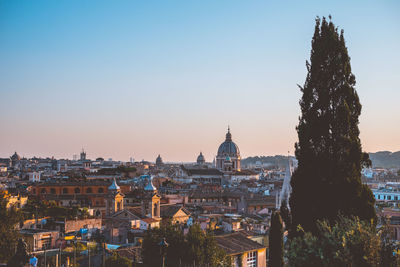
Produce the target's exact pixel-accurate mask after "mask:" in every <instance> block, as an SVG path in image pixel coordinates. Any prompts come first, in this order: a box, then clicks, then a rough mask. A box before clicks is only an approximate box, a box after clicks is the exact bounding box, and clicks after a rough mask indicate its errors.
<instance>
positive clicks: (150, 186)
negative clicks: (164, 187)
mask: <svg viewBox="0 0 400 267" xmlns="http://www.w3.org/2000/svg"><path fill="white" fill-rule="evenodd" d="M144 190H145V191H157V188H156V187H155V186H154V185H153V177H152V176H150V178H149V183H148V184H147V185H146V186H145V187H144Z"/></svg>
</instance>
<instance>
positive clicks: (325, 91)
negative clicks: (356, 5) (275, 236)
mask: <svg viewBox="0 0 400 267" xmlns="http://www.w3.org/2000/svg"><path fill="white" fill-rule="evenodd" d="M306 66H307V71H308V73H307V77H306V81H305V83H304V86H302V87H300V89H301V92H302V93H303V96H302V98H301V100H300V107H301V117H300V118H299V124H298V126H297V133H298V138H299V140H298V142H297V143H296V144H295V149H296V158H297V159H298V168H297V169H296V170H295V171H294V173H293V176H292V180H291V186H292V194H291V197H290V201H289V202H290V207H291V212H292V225H293V228H294V229H296V228H297V226H298V225H301V226H302V227H303V228H304V229H305V230H307V231H313V232H317V221H318V220H322V219H327V220H328V221H329V222H331V223H334V222H335V221H336V219H337V218H338V215H339V214H343V215H347V216H352V215H354V216H358V217H359V218H360V219H363V220H368V221H369V220H371V219H375V217H376V215H375V209H374V203H375V200H374V197H373V195H372V192H371V190H370V189H369V188H368V187H367V186H366V185H363V184H362V183H361V168H362V166H365V165H369V164H370V161H369V158H368V154H367V153H363V152H362V149H361V142H360V138H359V134H360V131H359V128H358V124H359V116H360V114H361V104H360V101H359V97H358V95H357V92H356V89H355V84H356V80H355V77H354V75H353V74H352V72H351V66H350V57H349V55H348V51H347V47H346V45H345V40H344V36H343V30H342V31H341V32H338V29H337V28H336V27H335V25H334V24H333V23H332V21H329V22H328V21H327V20H326V19H325V18H323V19H322V21H321V20H320V19H319V18H317V19H316V25H315V32H314V36H313V39H312V49H311V57H310V62H307V64H306Z"/></svg>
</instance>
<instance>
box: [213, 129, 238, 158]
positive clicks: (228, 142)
mask: <svg viewBox="0 0 400 267" xmlns="http://www.w3.org/2000/svg"><path fill="white" fill-rule="evenodd" d="M217 156H230V157H239V156H240V151H239V147H238V146H237V145H236V144H235V143H234V142H233V141H232V135H231V132H230V130H229V128H228V132H227V133H226V139H225V142H223V143H222V144H221V145H220V146H219V148H218V154H217Z"/></svg>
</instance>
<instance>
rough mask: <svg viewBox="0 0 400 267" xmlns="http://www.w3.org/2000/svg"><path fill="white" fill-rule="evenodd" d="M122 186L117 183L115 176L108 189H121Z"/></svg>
mask: <svg viewBox="0 0 400 267" xmlns="http://www.w3.org/2000/svg"><path fill="white" fill-rule="evenodd" d="M120 189H121V188H120V187H119V185H118V184H117V181H115V178H114V180H113V182H112V184H111V185H110V186H109V187H108V190H120Z"/></svg>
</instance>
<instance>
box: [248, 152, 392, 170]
mask: <svg viewBox="0 0 400 267" xmlns="http://www.w3.org/2000/svg"><path fill="white" fill-rule="evenodd" d="M369 157H370V159H371V161H372V167H374V168H387V169H389V168H400V151H397V152H390V151H379V152H375V153H369ZM291 158H294V157H291ZM257 162H259V163H261V164H263V165H264V166H265V165H268V166H271V167H285V166H286V164H287V156H283V155H276V156H255V157H248V158H245V159H242V165H249V164H256V163H257Z"/></svg>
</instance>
